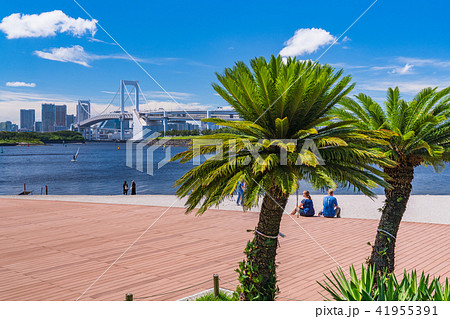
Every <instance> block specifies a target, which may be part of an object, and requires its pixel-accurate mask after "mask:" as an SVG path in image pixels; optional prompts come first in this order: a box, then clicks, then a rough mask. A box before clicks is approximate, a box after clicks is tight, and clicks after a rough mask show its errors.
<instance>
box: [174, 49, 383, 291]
mask: <svg viewBox="0 0 450 319" xmlns="http://www.w3.org/2000/svg"><path fill="white" fill-rule="evenodd" d="M250 64H251V68H249V67H248V66H246V65H245V64H244V63H243V62H237V63H236V65H235V66H234V67H233V68H226V69H225V72H224V73H223V74H216V75H217V79H218V80H219V82H220V84H213V88H214V89H215V91H216V92H217V93H218V94H219V95H220V96H222V97H223V98H224V99H225V101H227V102H228V103H229V104H230V105H231V106H232V107H233V108H234V109H235V110H236V111H237V112H238V113H239V115H240V117H241V118H242V119H243V121H232V120H224V119H217V118H216V119H207V120H206V122H211V123H215V124H217V125H220V126H226V127H230V128H233V129H236V130H238V131H239V132H241V134H216V135H212V136H211V135H210V136H204V137H200V138H199V139H196V140H194V141H193V145H191V147H190V148H189V149H188V150H187V151H185V152H182V153H180V154H177V155H176V156H175V157H174V158H173V159H172V160H181V163H186V162H188V161H190V160H192V159H193V158H195V157H196V156H199V155H200V154H215V155H214V156H212V157H211V158H209V159H208V160H206V161H204V162H203V163H202V164H201V165H199V166H197V167H195V168H193V169H191V170H190V171H189V172H187V173H186V174H185V175H184V176H182V177H181V178H180V179H179V180H178V181H177V182H176V183H175V185H176V186H177V187H179V188H178V190H177V195H178V196H179V197H188V199H187V202H186V207H187V213H189V212H191V211H193V210H194V209H195V208H196V207H197V208H198V210H197V214H203V213H204V212H205V211H206V210H207V209H208V208H209V207H211V206H213V205H218V204H219V203H220V202H222V201H223V200H224V198H226V197H227V196H230V195H231V194H232V193H233V191H234V190H235V189H236V188H237V187H238V185H239V184H240V183H241V182H246V184H247V188H246V191H245V194H244V205H245V206H247V207H251V206H257V205H258V201H259V200H260V197H262V198H263V200H262V205H261V210H260V214H259V222H258V225H257V227H256V228H255V235H254V239H253V240H252V242H251V243H249V245H248V246H247V250H246V252H247V259H246V260H245V261H244V262H243V263H241V267H240V271H239V272H240V273H241V276H240V281H241V286H240V287H238V291H239V292H240V298H241V299H243V300H273V299H274V298H275V295H276V292H277V286H276V274H275V268H276V264H275V256H276V250H277V245H278V238H277V236H278V234H279V229H280V222H281V218H282V216H283V211H284V209H285V206H286V203H287V200H288V197H289V194H291V193H293V192H295V190H296V188H297V185H298V181H300V180H306V181H308V182H309V183H311V184H312V185H313V187H315V188H317V189H325V188H330V187H332V188H334V187H336V186H337V185H338V186H341V187H354V188H355V189H356V190H359V191H361V192H363V193H364V194H367V195H369V196H372V195H373V192H372V191H371V190H370V189H371V188H373V187H375V186H377V185H384V186H387V183H385V182H384V180H383V177H382V176H383V174H382V172H381V171H379V170H377V169H376V168H374V164H378V165H387V164H388V163H389V161H388V160H386V158H385V157H383V156H382V154H381V153H380V152H378V151H376V150H373V149H372V148H371V147H372V146H373V145H374V144H376V143H378V141H379V140H378V138H377V136H376V134H372V135H371V136H368V135H366V134H364V132H363V131H361V130H356V129H355V128H353V127H351V126H349V123H346V122H333V121H332V118H331V117H328V116H326V114H327V113H328V112H329V111H330V109H331V108H332V107H333V106H334V105H335V104H336V103H338V102H339V101H340V100H341V99H342V98H343V97H344V96H345V95H346V94H347V93H348V92H350V91H351V90H352V88H353V85H350V84H349V83H350V81H351V77H350V76H345V77H342V73H343V71H342V70H340V71H337V72H335V70H334V69H333V68H332V67H330V66H329V65H320V64H315V63H312V62H302V61H298V60H296V59H295V58H293V59H291V58H289V59H287V61H282V59H281V57H274V56H272V58H271V59H270V61H269V62H268V63H267V62H266V60H265V59H264V58H262V57H261V58H256V59H253V60H251V62H250ZM198 144H202V145H200V146H198ZM217 145H219V146H220V148H221V149H222V150H221V151H220V152H218V153H216V151H217ZM196 146H198V147H196ZM380 176H381V177H380Z"/></svg>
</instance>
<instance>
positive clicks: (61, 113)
mask: <svg viewBox="0 0 450 319" xmlns="http://www.w3.org/2000/svg"><path fill="white" fill-rule="evenodd" d="M66 115H67V106H66V105H55V131H62V130H65V129H67V123H66Z"/></svg>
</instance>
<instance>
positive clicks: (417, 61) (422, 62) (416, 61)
mask: <svg viewBox="0 0 450 319" xmlns="http://www.w3.org/2000/svg"><path fill="white" fill-rule="evenodd" d="M397 60H398V61H399V62H402V63H407V64H414V65H416V66H425V65H431V66H435V67H443V68H448V67H450V61H441V60H437V59H423V58H410V57H398V58H397Z"/></svg>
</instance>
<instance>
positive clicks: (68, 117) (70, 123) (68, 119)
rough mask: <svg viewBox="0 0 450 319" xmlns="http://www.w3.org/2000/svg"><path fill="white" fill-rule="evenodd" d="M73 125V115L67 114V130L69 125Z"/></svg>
mask: <svg viewBox="0 0 450 319" xmlns="http://www.w3.org/2000/svg"><path fill="white" fill-rule="evenodd" d="M73 123H75V115H73V114H67V115H66V125H67V128H70V125H72V124H73Z"/></svg>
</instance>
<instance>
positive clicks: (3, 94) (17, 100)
mask: <svg viewBox="0 0 450 319" xmlns="http://www.w3.org/2000/svg"><path fill="white" fill-rule="evenodd" d="M42 103H58V104H66V105H67V108H68V110H67V112H68V113H69V114H74V112H75V106H76V99H75V97H73V98H71V97H67V96H63V95H59V94H41V93H24V92H17V91H5V90H0V122H1V121H12V122H14V123H19V117H20V112H19V110H20V109H23V108H26V109H35V110H36V120H37V121H39V120H40V117H41V104H42Z"/></svg>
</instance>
